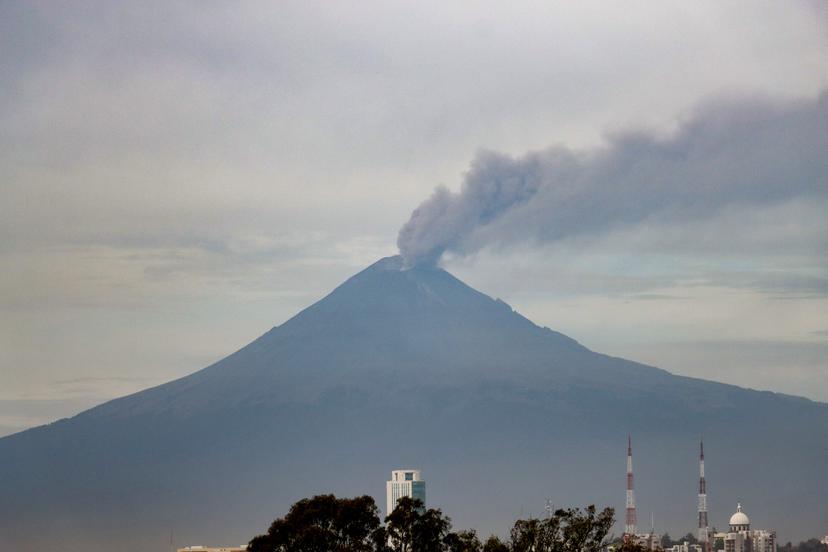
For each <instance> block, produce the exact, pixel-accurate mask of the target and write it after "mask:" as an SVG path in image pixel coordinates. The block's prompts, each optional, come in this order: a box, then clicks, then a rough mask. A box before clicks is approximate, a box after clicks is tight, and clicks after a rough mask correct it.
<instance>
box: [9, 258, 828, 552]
mask: <svg viewBox="0 0 828 552" xmlns="http://www.w3.org/2000/svg"><path fill="white" fill-rule="evenodd" d="M401 268H402V266H401V260H400V259H399V258H398V257H387V258H384V259H380V260H379V261H377V262H376V263H374V264H372V265H371V266H369V267H368V268H366V269H364V270H362V271H360V272H359V273H357V274H355V275H354V276H352V277H351V278H348V279H347V280H346V281H345V282H343V283H342V284H341V285H339V286H337V287H336V288H335V289H334V290H333V291H331V293H329V294H328V295H326V296H325V297H323V298H322V299H320V300H319V301H317V302H315V303H314V304H312V305H310V306H309V307H307V308H306V309H303V310H302V311H301V312H299V313H297V314H296V315H295V316H293V317H291V318H290V319H288V320H287V321H285V322H284V323H282V324H280V325H278V326H274V327H273V328H271V329H270V330H268V331H267V332H266V333H264V334H263V335H261V336H259V337H258V338H257V339H255V340H254V341H252V342H251V343H250V344H248V345H247V346H245V347H242V348H240V349H239V350H237V351H235V352H234V353H232V354H230V355H228V356H227V357H225V358H223V359H221V360H219V361H217V362H215V363H213V364H211V365H210V366H208V367H206V368H204V369H202V370H199V371H197V372H194V373H193V374H190V375H188V376H184V377H183V378H179V379H177V380H174V381H171V382H167V383H165V384H162V385H159V386H156V387H153V388H149V389H146V390H143V391H140V392H138V393H135V394H132V395H128V396H126V397H121V398H118V399H114V400H112V401H108V402H107V403H104V404H102V405H99V406H97V407H95V408H92V409H90V410H87V411H85V412H82V413H80V414H78V415H77V416H75V417H73V418H69V419H65V420H61V421H58V422H55V423H53V424H49V425H47V426H41V427H39V428H33V429H30V430H27V431H24V432H21V433H18V434H15V435H12V436H7V437H5V438H2V439H0V482H4V483H5V486H6V488H7V491H8V496H15V497H16V500H15V501H14V504H12V503H11V501H5V502H0V545H3V546H2V547H10V546H18V547H22V548H21V549H23V550H26V549H33V548H30V547H34V546H40V547H46V548H50V547H54V546H55V545H56V544H59V545H60V546H61V547H62V548H63V549H65V550H86V549H89V548H90V547H91V548H92V549H99V548H103V547H111V546H113V545H117V546H118V547H119V548H120V549H124V550H141V549H143V548H146V547H156V548H157V547H158V546H159V545H163V543H164V542H166V541H165V539H166V538H167V537H168V534H169V527H170V526H174V527H176V528H177V531H179V532H180V533H181V535H182V538H185V537H186V538H187V539H189V542H195V541H207V540H212V541H214V542H225V543H226V542H236V541H239V542H241V541H244V540H245V539H246V538H249V537H250V536H252V535H253V534H255V533H256V532H260V531H261V529H262V528H263V527H265V526H266V525H267V523H269V521H270V520H272V519H273V518H274V517H276V515H278V514H280V512H282V511H283V510H284V509H285V508H286V507H287V506H288V505H289V504H290V503H291V502H292V501H293V500H296V499H298V498H302V497H303V496H308V495H311V494H313V493H316V492H335V493H338V494H350V495H354V494H364V493H365V492H370V493H373V494H374V496H375V497H376V498H377V500H378V503H380V504H381V503H382V500H380V498H381V493H382V488H383V478H384V477H386V472H388V471H390V470H391V469H393V468H394V467H396V466H397V465H398V464H406V465H409V464H417V465H419V466H422V467H423V468H424V474H426V477H427V479H429V478H430V480H431V481H436V482H438V483H439V484H438V485H437V486H436V488H435V487H434V486H432V487H430V489H431V490H430V491H429V500H430V501H432V500H433V501H434V502H433V503H434V504H436V505H438V506H440V507H443V508H444V510H445V511H446V512H447V513H449V515H451V516H452V517H453V518H454V519H455V521H456V522H457V523H458V526H460V527H476V528H477V529H479V530H480V531H481V532H485V531H487V530H489V531H499V532H503V531H504V530H505V529H506V528H507V527H506V526H507V525H508V523H510V522H511V521H513V520H514V517H515V514H514V512H515V511H517V509H518V506H519V505H523V504H543V503H544V501H545V499H546V498H549V496H545V495H550V494H551V495H553V496H554V497H555V499H556V503H558V504H572V505H576V504H585V503H593V502H595V503H599V504H600V503H604V504H607V505H615V506H617V507H618V508H620V507H622V505H623V504H622V503H623V481H622V478H623V465H622V464H623V454H624V453H625V443H626V441H625V440H626V435H627V434H628V433H632V434H633V435H634V439H635V443H636V446H640V447H641V450H644V451H647V450H649V451H651V452H650V453H649V454H645V455H644V456H643V458H640V457H637V466H638V465H640V466H641V469H642V473H646V474H647V477H644V478H639V481H640V482H641V483H640V485H641V486H642V489H641V494H640V496H641V497H642V498H643V500H644V502H642V503H647V502H650V503H651V504H653V505H657V506H658V508H659V511H660V517H663V518H664V523H665V524H668V525H669V524H674V525H678V523H679V521H680V520H686V523H685V526H686V527H690V528H692V521H693V518H694V515H695V512H694V506H693V503H694V500H695V492H694V491H693V487H694V486H695V481H694V478H695V477H696V476H695V475H694V471H695V470H694V466H693V464H694V453H693V449H694V447H695V446H697V444H695V445H694V443H697V440H698V437H699V436H700V435H701V434H704V435H705V440H706V443H705V444H706V447H705V448H706V449H709V450H708V451H707V452H708V456H709V457H710V458H709V466H708V468H709V471H710V474H709V477H708V484H709V485H710V489H711V500H710V501H711V519H712V520H714V521H715V519H716V516H717V515H720V516H724V515H725V514H726V513H727V511H728V510H730V509H732V505H731V506H725V505H724V504H723V503H722V502H720V501H719V496H721V495H719V496H717V495H718V493H722V495H724V494H727V495H728V496H732V497H733V501H735V500H736V499H737V498H738V499H740V500H742V502H745V503H746V505H747V503H751V504H752V508H751V517H752V518H754V519H757V520H761V519H763V518H765V519H768V522H767V523H766V525H769V524H771V523H776V521H775V520H776V519H777V518H781V517H782V513H783V512H784V511H785V508H791V507H792V506H796V507H797V508H802V509H806V514H805V516H804V519H803V518H802V517H797V518H796V519H793V520H783V521H784V523H780V524H779V525H778V526H776V527H775V528H777V529H779V530H780V531H789V532H796V531H799V532H804V531H805V530H806V528H807V527H813V526H815V524H816V523H817V520H818V519H821V518H820V516H822V517H826V516H828V506H826V505H825V504H823V502H822V501H821V500H820V499H819V497H820V496H821V495H820V493H822V492H828V477H826V476H825V474H824V473H823V471H824V470H822V469H821V466H823V465H825V464H828V448H826V445H824V444H823V442H822V441H820V439H819V438H818V436H819V435H828V405H825V404H823V403H816V402H813V401H809V400H808V399H804V398H798V397H793V396H788V395H783V394H775V393H771V392H761V391H753V390H748V389H744V388H741V387H738V386H731V385H726V384H721V383H716V382H709V381H706V380H701V379H696V378H688V377H683V376H676V375H673V374H670V373H669V372H667V371H665V370H662V369H660V368H656V367H651V366H646V365H643V364H639V363H635V362H631V361H627V360H624V359H621V358H617V357H611V356H607V355H602V354H599V353H595V352H592V351H590V350H589V349H588V348H586V347H584V346H583V345H581V344H580V343H578V342H577V341H575V340H574V339H571V338H569V337H567V336H564V335H563V334H560V333H558V332H555V331H554V330H551V329H549V328H543V327H541V326H538V325H536V324H534V323H533V322H531V321H530V320H529V319H527V318H525V317H523V316H522V315H520V314H519V313H517V312H516V311H514V310H513V309H512V308H511V307H509V305H507V304H506V303H505V302H503V301H500V300H497V299H493V298H491V297H489V296H487V295H485V294H483V293H481V292H479V291H477V290H474V289H473V288H471V287H469V286H467V285H466V284H464V283H463V282H461V281H460V280H458V279H457V278H455V277H454V276H452V275H451V274H449V273H448V272H447V271H445V270H443V269H440V268H436V267H414V268H409V269H406V270H401ZM615 441H618V443H615ZM613 443H615V444H613ZM616 445H617V446H616ZM688 447H689V452H688V453H687V454H685V448H688ZM655 451H658V453H657V454H655ZM615 456H617V459H618V460H619V462H615V461H614V460H613V458H614V457H615ZM745 458H750V462H748V463H745ZM616 464H618V465H617V466H616ZM685 464H688V465H687V466H686V468H687V469H685V468H682V469H681V470H679V471H677V470H676V469H675V466H684V465H685ZM550 466H554V469H553V470H550ZM616 472H617V473H616ZM720 473H728V474H729V476H728V478H726V479H724V480H722V479H719V478H718V475H717V474H720ZM428 474H431V475H428ZM491 474H497V481H493V480H492V478H491ZM540 474H543V479H541V480H539V479H538V477H539V475H540ZM619 474H620V475H619ZM470 477H471V480H469V481H467V483H466V484H462V485H460V486H458V483H459V482H462V481H464V480H467V479H468V478H470ZM482 482H485V483H486V484H485V485H483V486H482V487H480V485H481V483H482ZM757 482H761V483H762V484H761V485H757ZM679 483H680V484H679ZM648 485H650V487H648ZM766 487H767V488H766ZM684 494H686V495H687V498H688V503H687V508H685V507H684V506H682V507H681V508H678V509H677V508H676V506H675V503H676V496H683V495H684ZM679 502H680V503H682V504H683V502H681V501H679ZM469 504H475V507H474V508H470V507H469V506H468V505H469ZM520 507H522V506H520ZM504 508H505V510H504ZM618 508H617V511H620V510H619V509H618ZM685 509H686V510H687V511H684V510H685ZM507 512H511V513H507ZM682 512H683V513H682ZM728 515H729V514H728ZM44 517H45V518H47V520H48V522H47V521H46V520H44V519H42V518H44ZM54 520H60V522H59V523H52V522H53V521H54ZM682 523H684V522H682ZM771 528H774V527H773V526H771ZM671 532H673V533H676V532H678V531H676V530H672V531H671ZM231 537H232V538H231ZM159 543H160V544H159Z"/></svg>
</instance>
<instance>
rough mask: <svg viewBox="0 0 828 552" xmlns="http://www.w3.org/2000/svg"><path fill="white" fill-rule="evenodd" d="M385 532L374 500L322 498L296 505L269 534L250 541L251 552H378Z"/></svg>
mask: <svg viewBox="0 0 828 552" xmlns="http://www.w3.org/2000/svg"><path fill="white" fill-rule="evenodd" d="M384 540H385V531H384V530H383V528H382V527H381V526H380V519H379V510H378V509H377V506H376V504H375V503H374V499H373V498H371V497H370V496H361V497H357V498H336V497H335V496H333V495H319V496H315V497H313V498H311V499H307V498H306V499H303V500H300V501H299V502H297V503H296V504H294V505H293V506H292V507H291V508H290V511H289V512H288V514H287V515H286V516H285V517H284V518H280V519H277V520H276V521H274V522H273V523H272V524H271V525H270V529H268V531H267V533H266V534H264V535H259V536H258V537H255V538H254V539H253V540H251V541H250V544H249V545H248V550H249V552H374V551H376V550H379V549H380V547H381V546H383V542H384Z"/></svg>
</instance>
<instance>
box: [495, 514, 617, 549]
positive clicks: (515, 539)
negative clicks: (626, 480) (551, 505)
mask: <svg viewBox="0 0 828 552" xmlns="http://www.w3.org/2000/svg"><path fill="white" fill-rule="evenodd" d="M614 513H615V511H614V510H613V509H612V508H605V509H604V510H603V511H601V512H600V513H597V512H596V510H595V506H588V507H587V508H586V509H584V510H583V511H582V510H581V509H580V508H569V509H567V510H557V511H556V512H555V513H554V514H553V515H552V516H550V517H549V518H547V519H544V520H539V519H526V520H523V519H521V520H518V521H517V522H515V525H514V527H512V531H511V533H510V538H511V543H510V544H511V546H510V548H511V552H598V551H599V550H600V549H601V546H602V545H603V544H604V539H605V537H606V536H607V533H608V532H609V530H610V527H612V524H613V522H614V517H613V515H614Z"/></svg>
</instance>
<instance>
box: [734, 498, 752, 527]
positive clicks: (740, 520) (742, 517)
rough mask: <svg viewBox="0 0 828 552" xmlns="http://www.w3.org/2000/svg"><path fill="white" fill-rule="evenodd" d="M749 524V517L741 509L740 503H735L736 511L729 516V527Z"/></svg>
mask: <svg viewBox="0 0 828 552" xmlns="http://www.w3.org/2000/svg"><path fill="white" fill-rule="evenodd" d="M748 525H750V518H748V517H747V514H745V513H744V512H743V511H742V503H741V502H740V503H739V504H737V505H736V513H735V514H733V515H732V516H730V527H731V528H733V527H742V526H748Z"/></svg>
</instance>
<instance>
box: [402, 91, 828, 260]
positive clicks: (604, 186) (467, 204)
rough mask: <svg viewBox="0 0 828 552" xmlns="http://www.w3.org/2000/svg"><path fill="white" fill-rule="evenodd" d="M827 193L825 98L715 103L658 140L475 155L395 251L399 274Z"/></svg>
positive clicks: (423, 209) (647, 137)
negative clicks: (509, 247)
mask: <svg viewBox="0 0 828 552" xmlns="http://www.w3.org/2000/svg"><path fill="white" fill-rule="evenodd" d="M826 193H828V92H825V93H823V94H822V95H821V96H820V97H818V98H817V99H815V100H812V101H799V102H793V103H786V104H780V103H772V102H767V101H750V102H741V103H737V102H726V103H718V104H710V105H707V106H706V107H704V108H701V109H699V110H697V111H696V112H695V114H694V115H693V117H691V118H690V119H689V120H688V121H687V122H686V123H684V124H683V125H682V126H681V127H680V128H679V129H678V131H677V132H676V133H675V134H673V135H671V136H670V137H668V138H661V137H658V136H656V135H654V134H653V133H651V132H645V131H630V132H626V133H623V134H619V135H616V136H614V137H612V138H611V139H610V140H609V143H608V145H607V146H606V147H604V148H601V149H598V150H594V151H588V152H575V151H572V150H570V149H568V148H565V147H558V148H553V149H549V150H546V151H541V152H533V153H529V154H527V155H525V156H523V157H519V158H512V157H508V156H505V155H501V154H497V153H492V152H484V153H481V154H479V155H478V156H477V157H476V158H475V159H474V161H473V162H472V164H471V167H470V169H469V171H468V172H467V173H466V175H465V177H464V180H463V183H462V187H461V189H460V191H459V192H458V193H453V192H451V191H449V190H448V189H446V188H444V187H440V188H437V189H436V190H435V191H434V193H433V194H432V195H431V197H429V198H428V199H427V200H425V201H424V202H423V203H422V204H421V205H420V206H419V207H418V208H417V209H415V210H414V212H413V214H412V215H411V218H410V219H409V221H408V222H407V223H406V224H405V225H404V226H403V227H402V228H401V229H400V233H399V236H398V238H397V245H398V247H399V249H400V254H401V255H402V256H403V257H404V259H405V261H406V264H407V265H408V266H414V265H422V264H435V263H437V262H438V261H439V260H440V257H441V256H442V255H443V253H445V252H451V253H454V254H458V255H467V254H470V253H473V252H475V251H477V250H479V249H481V248H483V247H486V246H488V245H495V244H499V245H506V244H509V243H516V242H522V241H534V242H538V243H542V242H551V241H555V240H560V239H562V238H566V237H569V236H575V235H583V234H589V233H591V234H597V233H602V232H608V231H610V230H612V229H615V228H618V227H621V226H624V225H633V224H636V223H640V222H642V221H645V220H659V221H665V220H670V221H682V220H689V219H700V218H704V217H709V216H711V215H713V214H715V213H716V212H717V211H719V210H721V209H723V208H725V207H728V206H731V205H733V204H739V203H741V204H748V205H749V204H767V203H772V202H779V201H784V200H788V199H791V198H793V197H797V196H808V195H814V196H815V197H816V196H820V197H821V196H824V195H825V194H826Z"/></svg>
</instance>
